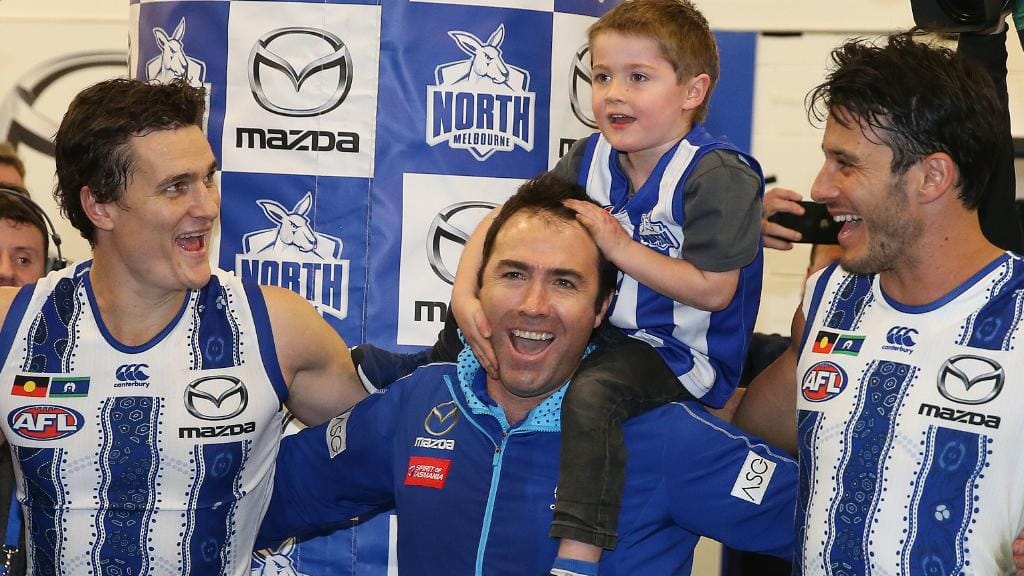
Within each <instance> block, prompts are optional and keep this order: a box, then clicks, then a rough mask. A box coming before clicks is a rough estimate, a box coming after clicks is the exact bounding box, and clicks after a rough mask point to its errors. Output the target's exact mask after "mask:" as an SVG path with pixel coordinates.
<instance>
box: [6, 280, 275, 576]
mask: <svg viewBox="0 0 1024 576" xmlns="http://www.w3.org/2000/svg"><path fill="white" fill-rule="evenodd" d="M0 362H2V366H3V368H2V372H0V386H2V388H0V420H2V424H0V425H2V427H3V433H4V436H6V438H7V440H8V441H9V442H10V443H11V444H12V446H13V450H14V454H15V461H16V462H17V463H18V465H19V467H20V474H19V475H18V478H19V484H18V498H19V499H20V500H21V502H22V504H23V507H24V510H25V511H26V534H27V539H28V542H29V563H30V567H31V571H32V573H33V574H36V575H48V574H87V573H92V574H100V575H111V576H113V575H126V574H135V575H146V574H151V575H164V574H166V575H171V574H174V575H180V574H204V575H205V574H233V575H241V574H248V573H249V564H250V562H249V561H250V552H251V550H252V543H253V539H254V538H255V527H256V526H257V525H258V524H259V520H260V518H261V517H262V514H263V512H264V510H265V508H266V505H267V501H268V499H269V497H270V493H269V491H270V488H271V485H272V478H273V466H274V457H275V455H276V453H277V447H278V441H279V438H280V431H281V411H280V406H281V402H282V401H283V399H284V398H285V395H286V389H285V386H284V381H283V378H282V377H281V372H280V368H279V367H278V364H277V354H276V351H275V349H274V344H273V338H272V336H271V331H270V325H269V319H268V317H267V311H266V304H265V302H264V301H263V296H262V294H261V292H260V289H259V287H257V286H256V285H255V284H244V285H243V283H242V282H240V281H239V280H237V279H236V278H234V277H233V276H231V275H230V274H228V273H226V272H220V271H218V272H217V273H216V274H215V275H214V276H213V277H212V278H211V280H210V282H209V283H208V284H207V285H206V286H205V287H204V288H202V289H200V290H192V291H190V292H188V293H187V296H186V298H185V301H184V303H183V305H182V307H181V310H180V312H179V314H178V316H177V317H176V318H175V319H174V320H173V321H172V322H171V323H170V324H169V325H168V326H167V327H166V328H165V329H164V330H163V331H161V332H160V333H159V334H157V335H156V336H155V337H154V338H153V339H152V340H151V341H150V342H147V343H145V344H143V345H140V346H126V345H124V344H121V343H119V342H117V341H116V340H115V339H114V338H113V337H112V335H111V334H110V333H109V332H108V330H107V328H106V326H105V325H104V324H103V321H102V319H101V318H99V316H98V309H97V307H96V302H95V298H94V296H93V294H92V286H91V284H90V282H89V263H83V264H81V265H79V266H77V267H76V268H74V269H68V270H66V271H64V272H61V273H54V274H51V275H49V276H47V277H46V278H44V279H42V280H41V281H40V282H39V284H38V285H36V286H35V288H34V289H33V287H32V286H26V287H25V288H23V289H22V290H21V291H20V292H19V293H18V296H17V297H16V299H15V301H14V303H13V304H12V307H11V310H10V312H9V313H8V316H7V320H6V322H5V324H4V327H3V332H2V336H0Z"/></svg>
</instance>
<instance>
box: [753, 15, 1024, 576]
mask: <svg viewBox="0 0 1024 576" xmlns="http://www.w3.org/2000/svg"><path fill="white" fill-rule="evenodd" d="M832 58H833V62H834V65H835V66H834V69H833V70H832V72H831V73H830V74H829V76H828V77H827V79H826V80H825V82H824V83H823V84H821V85H819V86H818V87H817V88H816V89H815V90H813V91H812V93H811V96H810V98H809V101H810V102H811V110H810V112H811V114H812V116H813V117H815V118H817V119H818V120H824V121H825V135H824V139H823V142H822V150H823V151H824V153H825V162H824V165H823V166H822V168H821V170H820V172H819V173H818V177H817V179H816V180H815V183H814V186H813V189H812V197H813V198H814V199H815V200H816V201H818V202H822V203H825V204H826V205H827V206H828V209H829V212H830V213H831V214H832V215H833V217H835V218H838V219H840V220H842V221H844V222H845V225H844V227H843V229H842V230H841V231H840V233H839V242H840V245H841V246H842V247H843V249H844V251H843V256H842V258H841V260H840V262H841V264H842V268H839V267H838V266H831V267H829V268H826V269H825V270H823V271H822V272H821V273H819V274H816V275H814V276H812V277H811V279H810V280H809V281H808V283H807V290H806V291H805V297H804V304H803V306H802V307H801V308H800V309H798V310H797V312H796V314H795V316H794V320H793V334H801V335H802V338H797V339H794V341H793V344H792V345H791V346H790V348H788V349H787V350H786V352H784V353H783V355H782V356H781V357H780V358H779V360H777V361H776V362H775V363H773V364H772V365H771V366H770V367H769V368H768V369H767V370H765V371H764V372H763V373H762V374H761V375H760V376H758V377H757V378H756V379H755V380H754V382H753V383H752V384H751V386H750V388H749V390H748V392H747V394H746V395H745V397H744V399H743V402H742V403H741V405H740V407H739V409H738V411H737V413H736V421H737V423H738V424H739V425H740V426H741V427H743V428H744V429H747V430H751V431H754V432H755V433H758V434H761V435H763V436H765V437H766V438H768V439H769V440H771V441H773V442H775V443H777V444H779V445H782V446H784V447H787V448H788V449H789V450H792V451H795V450H797V449H799V452H800V465H801V485H800V495H801V496H800V502H801V505H800V506H799V508H798V510H797V527H798V532H797V542H798V543H800V544H799V545H798V550H797V554H796V558H795V562H796V564H797V566H796V570H797V571H800V572H801V573H802V574H825V573H832V572H833V571H842V572H844V573H849V574H892V573H941V574H958V573H965V572H966V573H977V574H997V573H1007V572H1009V571H1011V570H1012V567H1013V564H1012V557H1011V549H1010V546H1009V544H1008V543H1009V542H1010V541H1011V540H1012V539H1013V538H1014V536H1016V535H1017V533H1018V532H1019V531H1020V529H1021V528H1022V526H1021V520H1020V519H1021V517H1022V515H1024V470H1022V469H1021V468H1020V467H1019V466H1018V460H1019V459H1018V457H1017V454H1018V453H1019V446H1020V443H1021V441H1022V436H1024V417H1022V416H1021V414H1020V411H1019V410H1018V409H1017V407H1018V406H1019V404H1020V401H1021V397H1020V392H1019V391H1018V389H1017V387H1015V386H1012V385H1011V383H1010V382H1009V380H1008V379H1009V378H1012V377H1013V375H1015V374H1019V373H1021V371H1022V370H1024V356H1021V354H1020V353H1019V351H1016V350H1015V346H1016V345H1017V343H1019V341H1020V339H1021V337H1022V336H1024V322H1022V314H1024V312H1022V310H1024V308H1022V306H1021V294H1022V293H1024V262H1022V260H1021V258H1020V257H1019V256H1016V255H1015V254H1013V253H1011V252H1005V251H1003V250H1001V249H1000V248H998V247H996V246H995V245H994V244H992V243H991V242H990V241H989V239H987V238H986V236H985V235H984V234H983V233H982V230H981V227H980V225H979V222H978V206H979V205H981V204H982V203H983V202H984V199H985V196H986V194H987V193H988V192H989V187H990V183H991V180H990V175H991V171H992V164H991V154H992V151H993V150H996V149H998V147H999V145H1000V142H999V139H1000V137H1001V133H1000V131H999V129H998V125H997V123H998V118H999V116H1000V110H999V102H998V99H997V96H996V93H995V90H994V87H993V85H992V82H991V80H990V79H989V78H988V77H987V76H986V75H985V74H984V73H983V72H982V71H980V70H979V69H978V68H977V67H976V66H975V65H973V64H971V63H969V62H967V61H966V60H965V59H964V58H963V57H962V56H959V55H956V54H954V53H953V52H951V51H949V50H946V49H941V48H934V47H931V46H928V45H925V44H922V43H919V42H917V41H916V40H915V38H914V37H913V36H911V35H908V34H901V35H894V36H891V37H890V38H889V39H888V42H887V43H886V44H885V45H880V46H879V45H873V44H871V43H868V42H865V41H862V40H855V41H851V42H848V43H847V44H845V45H843V46H842V47H840V48H838V49H836V50H835V51H834V52H833V55H832Z"/></svg>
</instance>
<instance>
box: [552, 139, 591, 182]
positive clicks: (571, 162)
mask: <svg viewBox="0 0 1024 576" xmlns="http://www.w3.org/2000/svg"><path fill="white" fill-rule="evenodd" d="M587 140H588V139H587V138H580V139H579V140H577V141H575V142H573V144H572V146H571V147H570V148H569V151H568V152H566V153H565V156H562V157H561V158H560V159H559V160H558V164H555V167H554V168H552V169H551V173H552V174H555V175H556V176H561V177H562V178H564V179H566V180H568V181H569V182H572V183H573V184H578V183H579V179H580V166H581V165H582V164H583V155H584V154H585V153H586V151H587Z"/></svg>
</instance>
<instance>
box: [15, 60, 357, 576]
mask: <svg viewBox="0 0 1024 576" xmlns="http://www.w3.org/2000/svg"><path fill="white" fill-rule="evenodd" d="M203 112H204V97H203V92H202V90H201V89H197V88H193V87H191V86H189V85H187V84H185V83H183V82H172V83H169V84H166V85H164V84H146V83H143V82H140V81H135V80H124V79H119V80H109V81H104V82H101V83H99V84H96V85H94V86H91V87H89V88H86V89H85V90H84V91H82V92H81V93H80V94H79V95H78V96H76V97H75V99H74V101H73V102H72V103H71V105H70V107H69V109H68V111H67V113H66V114H65V116H64V119H63V121H62V123H61V126H60V128H59V129H58V131H57V135H56V138H55V148H56V163H57V178H58V185H57V189H56V191H55V195H56V197H57V199H58V201H59V204H60V206H61V209H62V211H63V213H64V215H65V216H67V217H68V219H69V220H70V221H71V223H72V224H73V225H74V226H75V227H76V228H77V229H78V230H79V231H80V232H81V234H82V236H84V237H85V238H87V239H88V240H89V243H90V244H91V245H92V249H93V258H92V260H89V261H86V262H81V263H78V264H77V265H75V266H72V267H68V268H67V269H65V270H63V271H61V272H55V273H52V274H50V275H48V276H47V277H46V278H44V279H42V280H40V281H39V283H37V284H36V285H35V286H34V287H31V286H26V287H25V288H23V289H21V290H20V291H18V290H15V289H13V288H12V289H8V288H4V289H0V322H3V331H2V332H0V361H2V367H0V381H2V382H4V383H5V385H10V386H12V387H11V388H10V389H9V393H5V394H3V395H0V413H2V414H3V415H4V418H2V419H0V420H2V424H0V426H2V431H3V434H4V437H5V438H6V439H7V441H8V442H9V443H10V444H11V445H12V450H13V454H14V457H15V458H14V459H15V461H16V463H17V465H18V466H19V468H20V470H21V473H20V474H19V479H20V482H19V485H18V497H19V499H20V500H21V503H22V506H23V510H24V511H25V516H26V519H27V521H26V525H27V526H28V534H27V540H28V549H29V550H28V552H29V570H30V573H35V574H84V573H86V572H87V571H92V572H93V573H97V574H113V573H115V572H116V573H122V574H168V575H169V574H175V575H180V574H197V575H198V574H203V575H205V574H231V575H235V576H241V575H248V574H249V566H250V552H251V550H252V543H253V539H254V537H255V533H254V529H255V526H257V525H258V524H259V521H260V518H261V517H262V515H263V512H264V510H265V505H266V502H267V499H268V498H269V491H270V488H271V480H272V477H273V466H274V455H275V454H276V452H277V447H278V442H279V438H280V434H281V418H282V411H281V409H280V408H281V404H282V403H284V404H286V405H287V406H288V408H289V409H290V410H291V411H292V413H294V414H295V415H296V416H297V417H298V418H299V419H301V420H303V421H304V422H306V423H308V424H317V423H320V422H322V421H324V420H326V419H327V418H329V417H331V416H333V415H335V414H337V413H338V412H340V411H342V410H344V409H346V408H347V407H349V406H351V405H352V404H353V403H355V402H356V401H357V400H359V399H360V398H362V396H363V395H364V394H365V392H364V391H363V389H362V386H361V385H360V384H359V383H358V380H357V379H356V376H355V373H354V370H353V368H352V364H351V361H350V360H349V356H348V353H347V350H346V347H345V345H344V342H342V340H341V338H339V337H338V335H337V334H336V333H335V332H334V331H333V330H332V329H331V328H330V327H329V326H328V325H327V324H326V322H324V321H323V319H322V318H320V317H319V315H318V314H317V313H316V312H315V311H314V310H313V308H312V307H311V306H310V305H309V304H308V303H307V302H305V301H304V300H302V299H301V298H300V297H299V296H298V295H296V294H293V293H292V292H289V291H287V290H282V289H278V288H268V287H261V286H256V285H255V284H251V283H248V282H242V281H241V280H239V279H237V278H235V277H233V276H231V275H230V274H228V273H226V272H222V271H218V270H211V267H210V263H209V261H210V257H211V255H210V254H209V253H208V246H209V236H210V234H211V232H212V230H213V227H214V224H215V222H216V220H217V218H218V215H219V208H220V193H219V192H218V189H217V177H216V172H217V163H216V160H215V158H214V155H213V152H212V151H211V149H210V145H209V143H208V142H207V140H206V137H205V135H204V134H203V132H202V130H201V128H200V126H201V122H202V118H203Z"/></svg>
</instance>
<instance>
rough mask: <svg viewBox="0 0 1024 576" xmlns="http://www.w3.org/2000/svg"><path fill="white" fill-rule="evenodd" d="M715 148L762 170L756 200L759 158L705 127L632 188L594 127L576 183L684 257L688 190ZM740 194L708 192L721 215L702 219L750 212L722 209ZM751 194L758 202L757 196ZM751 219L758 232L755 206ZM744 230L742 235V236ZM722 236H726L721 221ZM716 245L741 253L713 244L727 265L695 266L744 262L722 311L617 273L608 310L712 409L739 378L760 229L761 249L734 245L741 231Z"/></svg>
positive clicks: (659, 246)
mask: <svg viewBox="0 0 1024 576" xmlns="http://www.w3.org/2000/svg"><path fill="white" fill-rule="evenodd" d="M716 151H717V152H722V151H724V152H728V153H731V154H735V155H736V157H738V158H739V160H740V162H741V163H742V164H744V165H746V168H749V170H750V171H751V172H753V173H754V174H756V177H757V181H758V183H757V186H758V189H757V191H756V192H757V195H758V197H759V196H760V195H761V194H762V193H763V181H762V179H761V168H760V166H759V165H758V164H757V161H756V160H754V159H753V158H752V157H750V156H748V155H746V154H743V153H742V152H740V151H739V150H737V149H736V148H735V147H734V146H732V145H731V144H730V143H729V142H728V141H726V140H724V139H716V138H712V137H711V136H710V135H709V134H708V133H707V131H705V130H704V128H703V126H701V125H700V124H697V125H695V126H694V128H693V129H692V130H691V131H690V133H689V134H687V135H686V137H685V138H683V139H682V140H681V141H680V142H679V143H678V144H676V146H674V147H673V148H672V149H670V150H669V151H668V152H666V153H665V154H664V155H663V156H662V158H661V159H660V160H659V162H658V164H657V166H656V167H655V169H654V171H653V172H652V173H651V175H650V177H649V178H648V179H647V182H645V183H644V184H643V186H641V187H640V189H638V190H636V191H635V193H633V194H631V193H630V192H631V186H630V181H629V177H628V176H627V175H626V173H625V172H624V171H623V169H622V167H621V165H620V156H621V154H620V153H619V152H618V151H616V150H614V149H613V148H612V147H611V145H610V144H609V143H608V141H607V140H605V138H604V137H603V136H601V135H600V134H594V135H592V136H591V137H590V139H589V141H588V142H587V146H586V152H585V153H584V156H583V160H582V163H581V165H580V169H579V177H578V183H579V184H580V185H581V186H584V187H585V188H586V190H587V194H588V195H589V196H590V197H591V198H593V199H594V200H596V201H597V202H598V203H599V204H601V205H602V206H604V207H605V209H606V210H608V211H609V212H610V213H611V215H612V216H614V217H615V218H616V219H617V220H618V221H619V223H620V224H621V225H622V227H623V228H624V229H625V230H626V232H627V233H628V234H629V235H630V236H631V237H632V238H633V240H635V241H637V242H640V243H641V244H643V245H645V246H647V247H648V248H650V249H652V250H655V251H657V252H660V253H662V254H664V255H666V256H669V257H671V258H680V259H686V253H685V252H686V251H685V250H684V244H686V242H687V240H686V233H687V230H688V227H689V226H690V225H691V224H692V223H691V222H689V221H688V216H689V215H688V214H687V213H686V206H687V199H686V198H685V196H686V194H684V190H686V189H687V187H688V186H692V185H693V182H692V181H691V176H692V175H693V174H694V171H695V169H696V168H697V166H698V164H700V162H701V160H702V159H704V158H705V157H707V156H708V154H710V153H712V152H716ZM738 192H739V191H735V190H728V189H723V190H710V191H704V192H702V193H704V194H712V195H714V196H712V198H713V199H717V201H716V204H718V205H719V206H717V207H716V208H717V210H716V211H713V212H717V213H714V214H708V213H706V214H702V215H700V217H705V218H708V219H720V221H722V222H726V221H729V220H733V221H735V220H737V219H743V218H748V217H749V214H750V213H751V211H750V210H748V209H747V208H749V206H744V207H742V209H741V210H740V211H738V213H725V212H728V211H729V209H730V208H731V207H733V206H734V205H733V204H732V202H731V201H730V200H731V199H730V198H729V195H730V193H734V194H735V193H738ZM751 196H753V195H752V194H751ZM748 201H749V202H754V201H756V198H753V197H751V198H749V199H748ZM746 224H748V225H749V226H750V227H756V229H757V230H758V232H759V231H760V211H757V214H756V221H751V222H747V223H746ZM703 225H704V226H707V225H708V224H707V223H703ZM747 232H749V231H743V232H742V233H741V234H742V235H744V236H746V235H748V234H747ZM719 233H721V234H726V235H727V234H728V233H727V232H726V231H725V230H724V228H723V229H721V230H720V232H719ZM751 238H753V237H751ZM715 243H716V245H717V246H719V247H728V248H727V249H728V250H738V251H739V252H737V253H730V254H726V253H724V251H723V250H722V248H717V249H716V250H719V251H720V254H719V255H717V257H713V258H712V259H713V260H715V262H714V263H715V265H723V267H722V268H708V267H706V264H705V263H704V262H700V263H695V265H696V266H697V267H698V268H700V269H702V270H706V271H723V270H730V269H739V271H740V272H739V275H740V277H739V281H738V283H737V286H736V293H735V295H734V296H733V299H732V301H731V302H730V303H729V305H728V306H727V307H726V308H725V309H723V310H721V311H718V312H706V311H703V310H699V309H697V308H694V307H692V306H688V305H686V304H682V303H680V302H676V301H674V300H672V299H671V298H668V297H666V296H662V295H661V294H659V293H657V292H656V291H654V290H653V289H651V288H649V287H647V286H645V285H643V284H640V283H639V282H637V281H636V280H635V279H633V278H632V277H630V276H628V275H625V274H620V275H619V284H618V289H617V291H616V295H615V298H614V300H613V301H612V305H611V307H610V308H609V312H608V317H609V320H610V321H611V323H612V324H613V325H615V326H617V327H619V328H621V329H622V330H624V331H625V332H626V333H628V334H629V335H630V336H632V337H634V338H638V339H640V340H644V341H645V342H647V343H649V344H651V345H652V346H654V348H655V349H657V350H658V352H659V353H660V354H661V356H662V357H663V358H664V359H665V362H666V363H667V364H668V366H669V368H670V369H671V370H672V371H673V373H674V374H676V376H677V377H678V378H679V380H680V382H681V383H682V384H683V385H684V386H685V387H686V389H687V390H688V391H689V392H690V393H691V394H693V395H694V396H695V397H696V398H700V399H701V401H702V402H704V403H705V404H708V405H711V406H721V405H722V404H724V402H725V401H726V400H727V399H728V398H729V396H730V395H731V394H732V391H733V390H734V389H735V388H736V386H737V384H738V383H739V377H740V372H741V369H742V367H743V359H744V358H746V351H747V346H748V344H749V342H750V335H751V333H752V332H753V329H754V322H755V320H756V318H757V310H758V306H759V304H760V299H761V271H762V267H763V257H762V253H761V246H760V237H759V234H758V235H757V237H756V239H755V240H754V241H753V242H752V244H751V247H754V246H756V252H754V251H753V250H750V251H748V250H745V249H742V248H741V247H739V246H737V244H742V242H740V241H739V239H738V238H717V239H716V240H715ZM741 253H742V254H743V255H742V256H740V254H741ZM737 257H739V258H741V259H740V260H737Z"/></svg>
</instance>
